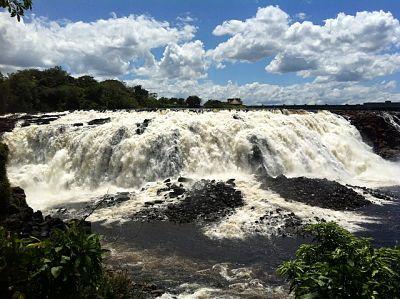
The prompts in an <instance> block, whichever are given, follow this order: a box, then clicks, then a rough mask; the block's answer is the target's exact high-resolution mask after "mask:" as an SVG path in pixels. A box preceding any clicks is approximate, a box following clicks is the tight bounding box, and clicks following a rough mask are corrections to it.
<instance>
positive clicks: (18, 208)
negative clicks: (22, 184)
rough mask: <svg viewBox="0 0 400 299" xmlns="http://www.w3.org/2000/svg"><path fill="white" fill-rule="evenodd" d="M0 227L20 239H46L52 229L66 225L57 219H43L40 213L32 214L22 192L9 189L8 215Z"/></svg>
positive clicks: (49, 217)
mask: <svg viewBox="0 0 400 299" xmlns="http://www.w3.org/2000/svg"><path fill="white" fill-rule="evenodd" d="M0 225H2V226H4V227H5V228H6V229H7V230H8V231H11V232H14V233H17V234H18V235H19V236H20V237H23V238H27V237H31V236H33V237H36V238H39V239H42V238H47V237H48V236H49V235H50V233H51V231H53V230H54V229H64V228H65V227H66V224H65V223H64V222H63V221H62V220H60V219H59V218H53V217H51V216H46V217H43V215H42V212H40V211H36V212H34V211H33V209H32V208H31V207H29V206H28V204H27V203H26V196H25V192H24V190H22V189H21V188H19V187H13V188H11V199H10V205H9V208H8V215H7V217H6V218H5V220H3V222H2V223H0Z"/></svg>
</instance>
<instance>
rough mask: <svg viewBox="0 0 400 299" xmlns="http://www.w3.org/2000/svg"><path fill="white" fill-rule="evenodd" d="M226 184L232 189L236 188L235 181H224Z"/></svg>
mask: <svg viewBox="0 0 400 299" xmlns="http://www.w3.org/2000/svg"><path fill="white" fill-rule="evenodd" d="M226 183H227V184H228V185H231V186H233V187H235V186H236V184H235V179H229V180H227V181H226Z"/></svg>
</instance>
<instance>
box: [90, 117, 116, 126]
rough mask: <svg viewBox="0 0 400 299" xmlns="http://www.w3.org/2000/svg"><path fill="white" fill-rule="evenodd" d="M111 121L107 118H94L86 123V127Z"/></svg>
mask: <svg viewBox="0 0 400 299" xmlns="http://www.w3.org/2000/svg"><path fill="white" fill-rule="evenodd" d="M110 121H111V118H110V117H107V118H96V119H93V120H91V121H89V122H88V125H103V124H105V123H109V122H110Z"/></svg>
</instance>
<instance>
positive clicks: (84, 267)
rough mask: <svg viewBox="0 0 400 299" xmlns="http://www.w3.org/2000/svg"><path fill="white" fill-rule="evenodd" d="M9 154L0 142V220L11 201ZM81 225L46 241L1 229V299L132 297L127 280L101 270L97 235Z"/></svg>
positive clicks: (53, 235)
mask: <svg viewBox="0 0 400 299" xmlns="http://www.w3.org/2000/svg"><path fill="white" fill-rule="evenodd" d="M7 156H8V149H7V146H6V145H4V144H1V143H0V212H1V214H2V215H1V219H0V220H1V221H2V220H4V219H5V217H7V216H8V215H7V211H8V205H9V200H10V185H9V182H8V179H7V174H6V162H7ZM1 221H0V223H1ZM80 223H81V221H75V222H74V223H72V222H71V224H70V225H68V226H67V228H66V229H65V230H58V229H54V230H53V231H52V232H51V235H50V237H49V238H46V239H44V240H39V239H36V238H30V239H20V238H18V236H17V234H16V233H14V232H11V231H7V230H6V229H5V228H3V227H2V226H0V298H57V297H58V298H133V296H132V295H131V294H133V289H132V283H131V280H130V279H129V278H128V277H127V276H124V275H121V274H119V273H118V272H115V271H106V270H104V268H103V264H102V261H103V253H104V252H105V250H104V249H102V247H101V244H100V236H99V235H97V234H92V233H91V232H90V231H88V229H87V228H86V229H85V228H84V227H83V226H81V225H80Z"/></svg>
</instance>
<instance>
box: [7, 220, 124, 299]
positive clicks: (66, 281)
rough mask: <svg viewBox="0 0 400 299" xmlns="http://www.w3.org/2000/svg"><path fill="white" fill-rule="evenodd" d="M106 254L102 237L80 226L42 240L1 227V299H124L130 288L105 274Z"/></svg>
mask: <svg viewBox="0 0 400 299" xmlns="http://www.w3.org/2000/svg"><path fill="white" fill-rule="evenodd" d="M103 253H104V250H103V249H102V248H101V245H100V238H99V236H98V235H97V234H91V233H89V232H87V231H86V230H84V229H82V228H80V227H79V226H71V227H69V228H67V229H66V230H65V231H61V230H57V231H54V232H53V234H52V235H51V237H50V238H49V239H46V240H43V241H40V240H37V239H19V238H18V237H17V236H16V235H14V234H11V233H9V232H6V231H5V230H4V229H3V228H1V227H0V295H1V296H0V297H1V298H7V297H8V298H25V297H26V298H57V297H59V298H122V297H125V295H127V294H129V290H128V289H127V287H126V286H127V285H126V284H125V287H123V285H122V283H121V279H120V278H119V277H115V276H114V275H112V273H111V274H110V272H105V271H104V270H103V267H102V254H103ZM122 281H126V279H124V280H122ZM121 292H122V294H123V296H120V294H121ZM127 297H129V296H127Z"/></svg>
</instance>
